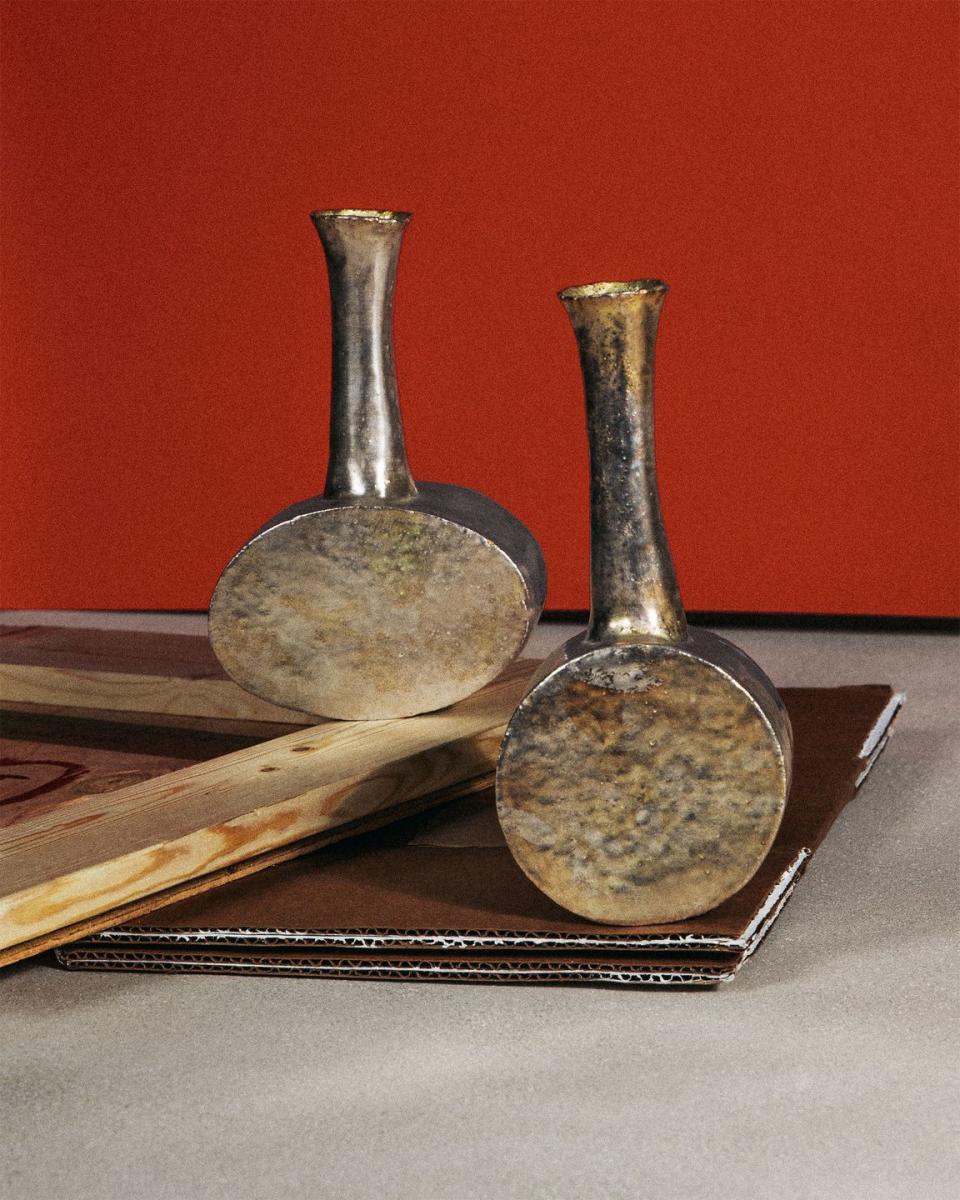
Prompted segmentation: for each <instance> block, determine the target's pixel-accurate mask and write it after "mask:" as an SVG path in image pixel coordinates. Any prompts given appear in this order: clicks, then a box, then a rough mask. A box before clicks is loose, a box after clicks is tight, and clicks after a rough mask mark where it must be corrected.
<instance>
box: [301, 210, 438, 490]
mask: <svg viewBox="0 0 960 1200" xmlns="http://www.w3.org/2000/svg"><path fill="white" fill-rule="evenodd" d="M411 215H412V214H411V213H402V212H372V211H366V210H362V209H333V210H328V211H326V212H315V213H313V214H312V217H311V219H312V221H313V224H314V226H315V227H316V230H317V233H318V234H319V235H320V241H321V242H322V243H323V250H324V254H325V255H326V259H327V278H328V280H329V282H330V315H331V327H332V334H333V356H332V368H333V369H332V380H331V394H332V396H333V399H334V403H333V404H332V405H331V407H330V460H329V465H328V468H327V484H326V487H325V488H324V494H325V495H326V496H379V497H381V498H386V499H391V500H409V499H410V498H411V497H413V496H415V495H416V492H417V488H416V485H415V483H414V482H413V478H412V476H411V474H410V467H409V466H408V464H407V452H406V448H405V446H404V441H403V426H402V424H401V420H400V407H399V402H398V399H397V376H396V370H395V368H394V362H393V296H394V290H395V287H396V281H397V262H398V261H399V258H400V245H401V242H402V240H403V231H404V229H405V228H406V225H407V222H408V221H409V220H410V217H411Z"/></svg>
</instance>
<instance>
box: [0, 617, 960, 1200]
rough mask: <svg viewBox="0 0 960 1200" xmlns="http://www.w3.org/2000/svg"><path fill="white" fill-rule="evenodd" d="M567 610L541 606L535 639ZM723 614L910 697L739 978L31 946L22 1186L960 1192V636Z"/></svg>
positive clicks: (87, 1189)
mask: <svg viewBox="0 0 960 1200" xmlns="http://www.w3.org/2000/svg"><path fill="white" fill-rule="evenodd" d="M4 619H5V620H17V621H37V620H44V621H48V622H50V623H62V622H63V621H64V614H62V613H44V614H36V613H14V614H5V616H4ZM73 619H74V620H75V621H76V622H77V623H85V624H92V625H99V626H104V627H111V626H112V627H115V626H116V625H118V624H132V625H135V626H137V627H140V628H144V627H148V628H157V629H170V630H173V631H178V632H193V631H196V630H199V629H201V628H202V627H203V626H202V619H201V618H197V617H189V616H183V617H181V616H174V617H169V616H134V615H130V616H127V617H123V618H121V617H117V616H115V615H114V614H96V613H88V614H78V615H77V616H76V617H74V618H73ZM569 632H570V628H569V627H561V626H556V625H553V626H546V627H542V628H541V630H539V631H538V634H537V643H536V645H535V646H534V649H535V650H538V651H540V652H542V651H543V650H544V649H545V647H546V646H548V645H549V644H551V643H553V642H555V641H557V640H559V639H560V638H562V637H564V636H566V635H568V633H569ZM721 632H723V631H721ZM727 636H729V637H731V638H732V640H734V641H736V642H738V643H739V644H740V645H742V646H743V647H744V648H745V649H746V650H747V652H748V653H750V654H751V655H753V656H754V657H755V658H756V659H757V660H758V661H759V662H760V663H761V664H762V665H763V666H764V667H765V668H766V669H767V671H768V672H769V674H770V675H771V676H772V677H773V679H774V680H775V682H777V683H778V684H780V685H783V686H796V685H821V686H822V685H830V684H843V683H862V682H890V683H892V684H894V685H895V686H896V687H897V688H899V689H902V690H904V691H905V692H906V693H907V704H906V707H905V709H904V711H903V713H902V715H901V717H900V719H899V722H898V725H897V729H896V733H895V736H894V737H893V738H892V739H891V742H890V745H889V746H888V747H887V750H886V751H885V753H884V756H883V757H882V759H881V760H880V762H879V764H878V766H877V767H876V769H875V770H874V772H873V773H872V775H871V776H870V778H869V780H868V781H867V782H866V783H865V785H864V788H863V791H862V792H861V794H860V795H859V797H858V798H857V800H856V801H855V802H854V803H853V804H851V805H850V807H849V808H848V809H847V810H846V811H845V813H844V814H843V815H842V816H841V818H840V820H839V822H838V823H837V825H836V826H835V827H834V830H833V832H832V833H831V835H830V837H829V838H828V840H827V842H826V843H825V844H824V846H823V848H822V849H821V850H820V851H819V852H818V854H817V857H816V859H815V860H814V862H813V863H812V865H811V867H810V870H809V871H808V873H807V875H806V877H805V878H804V880H803V881H802V883H801V884H800V886H799V887H798V889H797V892H796V895H795V896H794V898H793V899H792V900H791V901H790V903H789V905H788V906H787V908H786V910H785V911H784V913H783V915H782V917H781V919H780V921H779V923H778V925H777V926H776V928H775V929H774V931H773V933H772V935H771V937H770V938H769V940H768V941H767V942H766V943H765V945H764V946H763V947H762V948H761V950H760V951H759V952H758V954H757V956H756V957H755V958H754V959H753V960H752V961H751V962H750V963H749V964H747V966H746V967H745V968H744V970H743V972H742V973H741V974H740V976H739V977H738V978H737V980H736V981H735V982H734V983H732V984H729V985H727V986H726V987H723V988H721V989H719V990H716V991H707V992H692V991H691V992H669V991H663V992H657V991H643V992H638V991H617V990H602V989H586V988H548V987H484V986H479V985H478V986H472V985H471V986H465V985H425V984H408V983H377V982H362V983H355V982H347V981H336V980H309V979H303V980H298V979H256V978H250V979H244V978H217V977H198V976H179V977H178V976H150V975H134V974H128V975H124V974H95V973H89V974H87V973H66V972H63V971H59V970H57V969H55V968H53V967H51V966H49V965H47V964H46V963H40V962H32V963H25V964H21V965H18V966H15V967H12V968H8V969H7V970H5V971H0V1071H2V1089H0V1196H2V1197H3V1198H4V1200H7V1198H9V1200H33V1198H35V1197H36V1198H43V1200H47V1198H53V1197H58V1198H61V1197H69V1198H70V1200H87V1198H98V1200H100V1198H105V1197H106V1198H112V1197H134V1198H140V1197H143V1198H157V1200H159V1198H168V1197H169V1198H170V1200H191V1198H193V1197H197V1198H204V1200H206V1198H210V1200H214V1198H220V1197H223V1198H226V1197H229V1198H230V1200H246V1198H248V1197H251V1198H252V1197H258V1198H259V1197H264V1198H267V1197H270V1198H273V1197H283V1196H289V1195H293V1196H300V1195H304V1196H322V1197H326V1196H329V1197H338V1198H340V1197H343V1198H344V1200H349V1198H354V1197H355V1198H361V1197H378V1198H392V1197H397V1198H406V1197H418V1198H424V1200H445V1198H447V1197H450V1198H460V1197H463V1198H470V1197H484V1198H496V1197H524V1198H531V1200H536V1198H540V1197H550V1198H553V1197H558V1198H565V1197H609V1198H611V1200H617V1198H620V1197H623V1198H625V1200H627V1198H629V1200H643V1198H645V1197H651V1198H652V1197H656V1198H657V1200H672V1198H674V1197H678V1198H679V1197H683V1198H687V1197H696V1198H697V1200H713V1198H714V1197H716V1198H723V1200H730V1198H740V1197H772V1196H785V1197H790V1198H791V1200H801V1198H805V1197H825V1198H836V1200H843V1198H847V1197H850V1198H855V1200H885V1198H888V1197H891V1198H892V1197H910V1198H911V1200H939V1198H941V1197H943V1198H946V1197H951V1200H952V1197H954V1196H956V1195H958V1194H960V1170H958V1166H960V1164H958V1156H957V1151H956V1144H957V1142H958V1140H960V1125H958V1095H957V1093H958V1086H957V1084H958V1068H957V1057H958V1056H957V1041H958V1039H957V1033H958V1021H957V1015H958V1005H957V984H958V971H957V966H958V954H957V936H956V935H957V919H956V912H957V898H958V897H957V858H958V855H957V851H958V846H960V839H958V827H960V817H958V813H960V736H958V724H960V654H958V641H957V639H956V638H953V637H950V636H947V635H939V634H878V633H821V632H817V633H810V632H802V633H798V632H784V631H778V630H767V631H751V630H735V631H732V632H728V633H727Z"/></svg>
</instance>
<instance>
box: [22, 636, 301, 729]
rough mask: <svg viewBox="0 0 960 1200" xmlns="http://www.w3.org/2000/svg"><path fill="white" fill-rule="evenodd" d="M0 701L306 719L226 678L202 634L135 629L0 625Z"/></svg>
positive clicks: (137, 713)
mask: <svg viewBox="0 0 960 1200" xmlns="http://www.w3.org/2000/svg"><path fill="white" fill-rule="evenodd" d="M0 658H2V660H3V661H2V662H0V701H2V702H3V703H4V704H6V703H8V702H9V703H13V704H18V705H19V704H33V705H46V706H53V707H60V708H63V707H69V708H84V709H95V710H109V711H110V712H111V713H113V714H114V715H115V716H116V715H118V714H121V713H129V714H131V715H132V717H133V719H135V720H136V721H137V722H138V723H139V722H140V721H141V720H142V716H143V714H144V713H155V714H166V715H169V716H178V717H207V718H211V719H214V720H242V721H259V722H272V723H280V724H283V725H286V726H289V725H301V726H307V725H311V724H313V722H314V720H315V718H313V717H310V716H308V715H307V714H305V713H302V712H295V711H294V710H293V709H288V708H280V707H278V706H277V705H275V704H270V703H269V702H268V701H266V700H261V699H259V698H258V697H257V696H252V695H250V693H249V692H245V691H244V690H243V689H242V688H241V687H239V686H238V685H237V684H235V683H234V682H233V680H232V679H230V678H229V677H228V676H227V675H226V674H225V672H224V671H223V669H222V668H221V667H220V664H219V663H218V662H217V660H216V658H215V657H214V655H213V652H212V651H211V649H210V647H209V645H208V643H207V640H206V638H203V637H195V636H191V635H186V634H151V633H141V632H138V631H135V630H119V631H111V632H110V633H109V634H107V633H105V632H104V631H103V630H98V629H66V628H61V627H58V626H19V627H18V626H4V627H2V628H0Z"/></svg>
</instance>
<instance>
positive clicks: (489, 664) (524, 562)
mask: <svg viewBox="0 0 960 1200" xmlns="http://www.w3.org/2000/svg"><path fill="white" fill-rule="evenodd" d="M408 220H409V214H407V213H390V212H367V211H361V210H338V211H331V212H323V213H314V214H313V221H314V224H315V225H316V228H317V231H318V233H319V234H320V238H321V241H322V242H323V246H324V251H325V253H326V257H327V264H328V270H329V278H330V293H331V303H332V324H333V380H332V397H331V418H330V461H329V467H328V472H327V484H326V489H325V491H324V494H323V495H322V496H314V497H312V498H310V499H308V500H302V501H300V502H298V503H297V504H294V505H292V506H291V507H290V508H288V509H285V510H284V511H283V512H281V513H280V514H278V515H277V516H276V517H274V518H272V519H271V520H270V521H268V522H267V524H266V525H264V527H263V528H262V529H260V530H259V531H258V533H257V534H255V535H254V537H253V538H251V540H250V541H249V542H248V543H247V544H246V545H245V546H244V547H243V548H242V549H241V550H240V551H239V552H238V553H237V554H236V555H235V556H234V558H233V559H232V560H231V562H230V563H229V564H228V565H227V567H226V569H225V570H224V572H223V574H222V576H221V578H220V582H219V583H218V585H217V588H216V591H215V592H214V595H213V598H212V600H211V603H210V639H211V644H212V645H213V648H214V651H215V652H216V654H217V657H218V658H219V660H220V662H221V663H222V664H223V666H224V668H225V669H226V670H227V672H228V673H229V674H230V675H231V676H232V677H233V678H234V679H235V680H236V681H237V682H238V683H239V684H240V685H241V686H243V687H245V688H246V689H247V690H248V691H251V692H254V693H255V694H256V695H258V696H262V697H263V698H264V699H267V700H271V701H272V702H273V703H275V704H281V705H283V706H285V707H288V708H295V709H302V710H303V711H305V712H309V713H315V714H317V715H320V716H327V717H338V718H343V719H351V720H376V719H383V718H387V717H398V716H412V715H413V714H415V713H418V712H427V711H430V710H433V709H437V708H443V707H445V706H447V705H448V704H452V703H454V702H455V701H457V700H461V699H463V698H464V697H466V696H468V695H470V694H471V693H472V692H474V691H476V690H477V689H478V688H479V687H481V686H483V684H485V683H487V682H488V681H489V680H491V679H493V678H495V677H496V676H497V675H498V674H499V673H500V672H501V671H502V670H503V668H504V667H505V666H506V665H507V664H508V663H509V662H510V661H511V659H512V658H514V657H515V656H516V655H517V654H518V653H519V651H520V650H521V649H522V648H523V645H524V643H525V642H526V640H527V637H528V636H529V634H530V632H531V630H532V629H533V627H534V625H535V624H536V621H537V618H538V617H539V614H540V610H541V608H542V606H543V601H544V597H545V595H546V568H545V565H544V562H543V556H542V554H541V552H540V548H539V546H538V545H537V542H536V540H535V539H534V537H533V536H532V535H531V533H530V532H529V530H527V529H526V527H525V526H524V525H523V524H522V523H521V522H520V521H519V520H517V518H516V517H514V516H513V515H512V514H510V513H509V512H507V511H506V509H504V508H502V507H501V506H500V505H498V504H496V503H495V502H494V501H492V500H490V499H489V498H488V497H486V496H483V495H481V494H480V493H478V492H474V491H472V490H471V489H469V488H459V487H455V486H453V485H449V484H438V483H415V482H414V480H413V479H412V477H411V475H410V470H409V467H408V465H407V458H406V451H405V448H404V440H403V431H402V427H401V423H400V413H399V407H398V403H397V387H396V376H395V370H394V363H393V349H392V314H393V292H394V285H395V280H396V269H397V259H398V256H399V251H400V243H401V238H402V235H403V229H404V226H405V225H406V223H407V221H408Z"/></svg>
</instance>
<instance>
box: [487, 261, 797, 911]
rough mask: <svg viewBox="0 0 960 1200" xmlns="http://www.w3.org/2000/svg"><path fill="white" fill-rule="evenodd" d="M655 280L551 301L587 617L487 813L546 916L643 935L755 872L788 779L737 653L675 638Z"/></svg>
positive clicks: (771, 699) (518, 731) (509, 756)
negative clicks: (580, 461) (658, 442)
mask: <svg viewBox="0 0 960 1200" xmlns="http://www.w3.org/2000/svg"><path fill="white" fill-rule="evenodd" d="M666 291H667V289H666V286H665V285H664V284H662V283H660V282H659V281H657V280H637V281H633V282H631V283H623V284H588V285H584V286H583V287H577V288H571V289H567V290H566V291H565V292H561V294H560V298H561V300H562V301H563V303H564V305H565V307H566V309H567V312H568V315H569V317H570V320H571V323H572V325H573V329H574V333H575V335H576V338H577V343H578V347H579V351H580V362H581V368H582V372H583V379H584V393H585V399H586V408H587V432H588V440H589V444H590V471H591V483H590V496H591V615H590V623H589V627H588V629H587V631H586V632H585V633H584V634H582V635H579V636H577V637H575V638H573V639H571V640H570V641H569V642H567V643H566V644H565V645H564V646H562V647H561V648H560V649H559V650H558V651H557V652H556V653H555V654H554V655H552V656H551V657H550V658H549V659H548V660H547V661H546V663H544V664H543V666H542V668H541V669H540V671H539V672H538V673H537V676H536V677H535V679H534V681H533V683H532V685H531V688H530V690H529V692H528V694H527V696H526V697H525V699H524V700H523V702H522V703H521V704H520V706H519V708H518V709H517V711H516V713H515V714H514V717H513V719H512V720H511V722H510V725H509V726H508V729H507V733H506V736H505V738H504V743H503V748H502V751H501V756H500V763H499V767H498V772H497V806H498V814H499V817H500V822H501V825H502V827H503V831H504V835H505V837H506V839H507V842H508V845H509V846H510V849H511V851H512V853H513V855H514V857H515V858H516V860H517V862H518V863H519V865H520V866H521V867H522V869H523V870H524V871H525V872H526V873H527V875H528V876H529V877H530V878H531V879H532V880H533V882H534V883H536V884H537V886H538V887H540V888H541V889H542V890H543V891H544V892H546V894H547V895H549V896H550V897H551V898H552V899H554V900H555V901H557V903H559V904H561V905H562V906H563V907H565V908H568V909H570V910H571V911H573V912H576V913H578V914H579V915H581V916H585V917H588V918H590V919H592V920H595V921H601V922H604V923H609V924H627V925H643V924H651V923H664V922H671V921H679V920H683V919H684V918H685V917H689V916H693V915H695V914H697V913H701V912H705V911H707V910H708V909H710V908H713V907H715V906H716V905H717V904H719V903H721V902H722V901H723V900H724V899H726V898H727V897H728V896H730V895H732V894H733V893H734V892H735V891H737V890H739V888H740V887H742V886H743V885H744V884H745V883H746V882H747V881H748V880H749V879H750V877H751V876H752V875H753V874H754V873H755V871H756V870H757V868H758V867H759V865H760V863H761V862H762V861H763V858H764V857H765V855H766V853H767V851H768V850H769V848H770V845H771V843H772V841H773V838H774V836H775V834H776V831H777V828H778V827H779V823H780V819H781V816H782V813H783V809H784V806H785V803H786V796H787V791H788V788H789V782H790V762H791V751H792V735H791V731H790V725H789V720H788V718H787V715H786V710H785V709H784V707H783V704H782V702H781V701H780V698H779V696H778V694H777V692H776V689H775V688H774V687H773V685H772V684H771V683H770V681H769V679H767V677H766V675H765V674H764V673H763V671H762V670H761V669H760V668H759V667H758V666H757V664H756V663H754V662H753V661H752V660H751V659H749V658H748V657H747V656H746V655H745V654H743V652H742V651H740V650H739V649H737V647H735V646H733V645H732V644H731V643H730V642H728V641H726V640H725V639H723V638H719V637H717V636H716V635H714V634H711V633H708V632H707V631H705V630H690V629H689V628H688V627H687V622H686V618H685V616H684V612H683V606H682V603H681V600H680V593H679V589H678V587H677V582H676V577H675V573H674V568H673V563H672V561H671V558H670V552H669V548H668V544H667V539H666V534H665V532H664V528H663V521H662V517H661V513H660V502H659V495H658V490H657V478H656V459H655V447H654V428H653V372H654V350H655V342H656V336H657V329H658V324H659V318H660V312H661V308H662V305H663V301H664V297H665V295H666Z"/></svg>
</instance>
